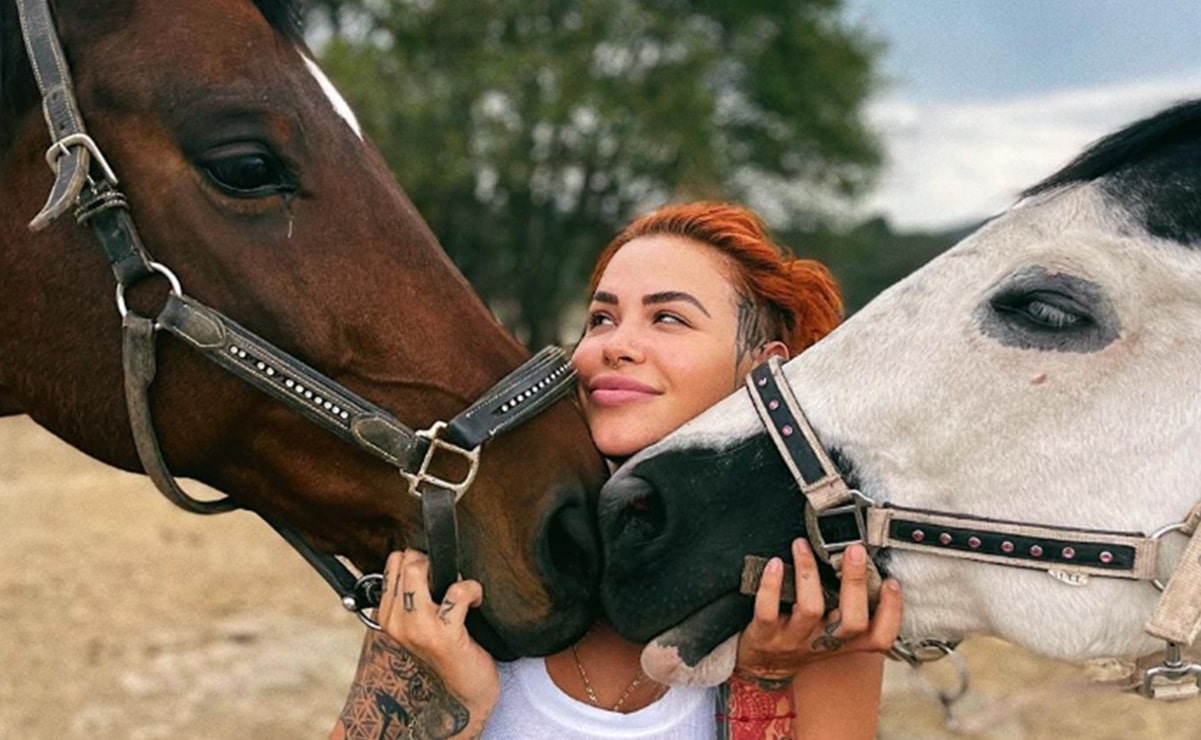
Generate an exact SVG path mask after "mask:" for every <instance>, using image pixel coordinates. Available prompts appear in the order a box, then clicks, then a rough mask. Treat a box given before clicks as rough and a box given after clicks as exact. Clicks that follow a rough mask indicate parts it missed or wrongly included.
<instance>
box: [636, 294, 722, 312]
mask: <svg viewBox="0 0 1201 740" xmlns="http://www.w3.org/2000/svg"><path fill="white" fill-rule="evenodd" d="M674 301H684V302H685V303H691V304H692V305H694V306H696V307H697V308H699V309H700V310H701V313H703V314H705V316H708V317H709V318H713V317H712V316H709V312H708V311H707V310H705V307H704V306H702V305H701V302H700V301H698V300H697V299H696V298H695V297H693V296H692V295H691V294H689V293H685V292H684V291H682V290H665V291H662V292H660V293H651V294H650V295H645V296H643V297H642V305H644V306H652V305H655V304H658V303H672V302H674Z"/></svg>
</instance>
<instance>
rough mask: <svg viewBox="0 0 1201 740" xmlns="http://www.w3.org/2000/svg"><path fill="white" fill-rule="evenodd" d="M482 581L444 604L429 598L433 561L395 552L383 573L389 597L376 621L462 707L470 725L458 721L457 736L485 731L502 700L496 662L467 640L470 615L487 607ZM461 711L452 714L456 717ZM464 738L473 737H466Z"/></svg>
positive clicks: (463, 586)
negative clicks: (424, 666)
mask: <svg viewBox="0 0 1201 740" xmlns="http://www.w3.org/2000/svg"><path fill="white" fill-rule="evenodd" d="M483 597H484V589H483V587H482V586H481V585H480V583H479V581H473V580H461V581H457V582H455V583H454V584H452V585H451V586H450V588H449V589H447V591H446V596H444V597H443V598H442V603H440V604H436V603H434V601H433V599H432V598H431V597H430V590H429V558H428V557H427V556H426V555H425V553H423V552H420V551H418V550H405V551H404V552H394V553H392V554H391V555H390V556H388V564H387V566H386V567H385V568H384V593H383V598H382V599H381V601H380V607H379V611H378V613H377V615H376V616H377V619H378V621H379V624H380V628H381V630H382V631H383V632H384V633H385V634H387V635H388V636H389V637H391V638H392V639H393V640H395V641H396V642H397V643H399V644H400V646H401V647H403V648H404V649H405V650H407V651H409V652H410V653H412V654H413V655H414V656H416V657H417V658H418V659H419V660H421V662H422V663H424V664H425V665H426V666H427V667H429V668H430V670H432V671H433V672H434V673H436V674H437V676H438V678H439V679H440V680H441V682H442V685H443V686H444V687H445V689H446V691H447V692H448V693H449V694H450V695H451V697H453V699H455V700H457V701H458V703H460V704H461V705H462V709H463V711H464V712H465V713H466V719H467V721H468V724H467V725H466V726H463V727H458V726H459V725H461V721H460V720H462V719H464V718H462V717H454V718H453V724H454V725H455V726H456V731H455V732H454V733H452V734H449V735H446V737H453V736H457V735H458V734H459V733H460V732H462V731H463V730H464V729H467V728H469V727H478V728H482V727H483V722H484V720H485V719H487V717H488V715H489V714H490V713H491V711H492V707H493V706H495V705H496V700H497V698H498V697H499V695H500V677H499V675H498V674H497V671H496V662H495V661H494V660H493V659H492V656H491V655H489V654H488V652H487V651H486V650H484V649H483V648H482V647H480V645H479V644H478V643H477V642H476V641H475V640H473V639H472V638H471V635H470V634H468V632H467V628H466V626H465V624H464V621H465V620H466V618H467V611H468V610H469V609H471V608H472V607H477V606H479V605H480V604H481V603H482V602H483ZM457 709H458V708H457V707H452V708H451V709H450V711H449V713H450V714H451V715H455V714H456V713H457V712H456V710H457ZM464 735H465V736H468V737H473V736H474V735H472V734H469V733H464Z"/></svg>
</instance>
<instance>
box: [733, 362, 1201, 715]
mask: <svg viewBox="0 0 1201 740" xmlns="http://www.w3.org/2000/svg"><path fill="white" fill-rule="evenodd" d="M746 387H747V389H748V391H749V393H750V396H751V400H752V402H753V403H754V405H755V410H756V411H757V412H758V414H759V418H760V420H761V421H762V423H763V426H764V428H765V429H766V430H767V432H768V434H769V436H770V437H771V438H772V441H773V442H774V443H775V446H776V449H777V451H778V452H779V453H780V455H781V457H782V459H783V461H784V464H785V465H786V466H787V467H788V470H789V472H790V473H791V474H792V476H793V478H794V479H795V480H796V482H797V484H798V485H799V486H800V489H801V493H802V495H804V497H805V503H806V506H805V525H806V530H807V533H808V536H809V542H810V544H811V545H812V547H813V551H814V552H815V553H816V554H817V556H818V557H819V558H821V559H822V560H823V561H825V562H827V563H829V564H831V565H833V566H834V567H835V569H836V570H837V569H838V566H839V562H838V560H839V554H840V553H841V552H842V551H843V550H845V549H846V547H847V546H848V545H850V544H851V543H853V542H862V543H863V544H864V545H865V546H866V547H867V548H868V552H869V553H871V554H872V555H873V557H872V558H869V560H868V562H869V566H870V567H869V587H870V585H871V584H872V581H873V580H874V581H875V582H876V583H877V584H878V583H879V574H878V572H875V571H876V568H875V565H874V555H875V554H876V553H878V552H879V551H880V550H881V549H885V548H895V549H898V550H912V551H916V552H926V553H932V554H936V555H943V556H946V557H953V558H960V559H965V560H976V561H980V562H985V563H993V564H996V565H1008V566H1013V567H1020V568H1035V569H1039V570H1044V571H1047V572H1048V573H1050V574H1051V575H1052V576H1055V577H1056V578H1057V579H1059V580H1063V581H1067V582H1075V583H1083V582H1086V581H1087V579H1088V578H1090V577H1092V576H1100V577H1108V578H1124V579H1130V580H1140V581H1147V582H1149V583H1150V584H1152V585H1154V586H1155V587H1156V588H1158V589H1159V590H1160V591H1163V592H1164V593H1163V596H1162V597H1161V598H1160V601H1159V604H1158V605H1157V607H1156V610H1155V613H1154V614H1153V616H1152V618H1151V620H1150V621H1149V622H1148V623H1147V625H1146V630H1147V632H1148V633H1150V634H1151V635H1152V636H1154V637H1157V638H1159V639H1163V640H1165V641H1166V642H1167V644H1168V648H1167V656H1166V658H1165V659H1164V662H1163V663H1162V664H1161V665H1159V666H1157V667H1154V668H1151V669H1149V670H1147V671H1146V672H1145V674H1144V675H1143V676H1142V679H1141V681H1140V685H1139V689H1140V691H1141V692H1142V693H1143V694H1144V695H1146V696H1149V697H1152V698H1161V699H1175V698H1184V697H1191V696H1195V695H1198V694H1199V693H1201V665H1198V664H1192V663H1185V662H1184V661H1183V660H1182V658H1181V652H1180V646H1181V645H1187V644H1190V643H1192V642H1193V641H1194V640H1195V639H1196V638H1197V635H1198V633H1199V632H1201V536H1198V535H1195V534H1194V533H1195V532H1197V531H1198V530H1199V529H1201V528H1199V527H1198V524H1199V523H1201V504H1198V506H1197V507H1196V508H1194V510H1193V511H1192V512H1190V514H1189V516H1188V518H1187V519H1186V521H1185V522H1184V523H1181V524H1171V525H1168V526H1166V527H1162V528H1160V529H1159V530H1157V531H1156V532H1153V533H1151V534H1149V535H1147V534H1143V533H1140V532H1112V531H1107V530H1097V529H1078V528H1069V527H1059V526H1048V525H1042V524H1034V523H1030V522H1020V521H1011V520H1002V519H992V518H986V517H978V516H972V515H968V514H958V513H953V512H946V511H933V510H928V509H912V508H906V507H902V506H895V505H892V504H887V503H885V504H877V503H875V502H873V501H871V500H870V499H868V498H867V497H865V496H863V494H861V493H860V492H859V491H856V490H853V489H851V488H850V487H849V486H847V484H846V482H845V481H844V480H843V478H842V475H841V474H840V473H839V472H838V469H837V468H836V467H835V466H834V464H833V462H831V460H830V456H829V455H828V454H827V453H826V450H825V448H824V447H823V445H822V443H821V442H820V440H819V439H818V437H817V434H816V432H814V430H813V428H812V426H810V424H809V422H808V420H807V419H806V418H805V415H804V413H803V412H802V411H801V407H800V404H799V403H798V402H797V399H796V395H795V394H794V393H793V391H792V388H791V386H789V384H788V379H787V377H786V376H785V375H784V372H783V368H782V366H781V363H780V360H779V358H775V357H773V358H771V359H770V360H769V361H768V362H767V363H764V364H763V365H760V366H759V367H757V368H755V369H754V370H753V371H752V372H751V374H750V375H749V376H748V377H747V380H746ZM1173 531H1179V532H1182V533H1184V534H1188V535H1190V536H1191V537H1190V542H1189V545H1188V548H1187V550H1186V552H1185V555H1184V557H1183V558H1181V561H1180V565H1179V566H1178V568H1177V570H1176V571H1175V573H1174V574H1173V575H1172V578H1171V580H1170V581H1169V582H1168V583H1167V585H1166V586H1165V585H1164V584H1163V583H1161V582H1160V581H1158V580H1156V575H1155V564H1156V557H1157V554H1158V549H1159V541H1160V539H1161V538H1162V537H1163V536H1164V535H1165V534H1167V533H1169V532H1173ZM1190 564H1191V565H1190ZM749 567H751V566H750V565H748V568H749ZM873 572H875V577H874V579H873V578H872V577H871V576H872V574H873ZM748 577H749V576H748V575H747V574H745V573H744V581H746V580H747V579H748ZM956 644H957V643H953V642H949V641H946V640H942V639H940V638H926V639H921V640H913V639H903V638H899V639H898V642H897V645H896V646H895V647H894V650H893V657H899V658H902V659H904V660H906V661H908V662H909V663H911V664H915V663H918V662H925V661H928V660H936V659H938V658H941V657H943V656H945V655H948V654H950V652H951V651H952V650H953V649H954V647H955V645H956Z"/></svg>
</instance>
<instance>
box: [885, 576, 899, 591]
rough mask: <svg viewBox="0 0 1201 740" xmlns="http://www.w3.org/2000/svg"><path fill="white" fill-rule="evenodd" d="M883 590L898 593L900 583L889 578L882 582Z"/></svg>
mask: <svg viewBox="0 0 1201 740" xmlns="http://www.w3.org/2000/svg"><path fill="white" fill-rule="evenodd" d="M884 588H886V589H888V590H889V591H897V592H900V590H901V582H900V581H897V580H894V579H892V578H889V579H888V580H887V581H885V582H884Z"/></svg>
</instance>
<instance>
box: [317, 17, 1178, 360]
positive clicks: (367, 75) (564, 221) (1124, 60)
mask: <svg viewBox="0 0 1201 740" xmlns="http://www.w3.org/2000/svg"><path fill="white" fill-rule="evenodd" d="M309 8H310V11H309V14H308V22H309V26H308V27H309V37H310V41H311V43H312V46H313V47H314V48H315V49H316V50H317V51H318V53H319V55H320V56H321V58H322V62H323V65H324V66H325V68H326V71H327V72H328V73H329V74H330V75H331V76H332V77H333V78H334V79H335V80H336V81H337V83H338V85H339V87H340V89H341V90H342V92H343V93H344V94H345V95H346V96H347V97H348V98H349V100H350V102H351V104H352V106H353V107H354V108H355V110H356V111H357V112H358V114H359V116H360V119H361V121H362V123H363V125H364V127H365V128H366V129H367V131H369V132H370V134H371V136H372V138H373V139H374V141H375V142H376V144H377V145H378V146H379V147H380V149H381V150H382V151H383V153H384V155H385V157H386V158H387V160H388V161H389V162H390V163H391V166H392V169H393V171H394V172H395V174H396V177H397V179H398V180H399V181H400V183H401V184H402V185H403V186H404V187H405V188H406V189H407V191H408V193H409V195H410V196H411V197H412V199H413V200H414V201H415V203H416V205H417V207H418V210H419V211H421V213H422V214H423V215H424V216H425V218H426V219H427V220H428V221H429V223H430V226H431V227H432V228H433V230H434V232H435V233H436V234H437V235H438V237H439V238H440V239H441V241H442V244H443V245H444V246H445V248H446V250H447V252H448V253H449V254H450V255H451V257H452V258H453V259H454V260H455V262H456V263H457V264H458V265H459V267H460V268H461V269H462V270H463V272H464V273H465V274H466V275H467V277H468V279H469V280H471V282H472V283H473V284H474V286H475V287H476V290H477V291H478V292H479V293H480V294H481V295H482V296H484V298H485V299H486V300H487V301H488V302H489V304H490V305H491V306H492V308H493V309H494V310H495V311H496V313H497V315H498V316H499V317H500V318H501V319H502V320H503V321H504V322H505V323H506V324H507V325H508V326H509V327H510V328H511V329H512V330H513V331H515V332H516V333H517V334H518V336H520V337H521V338H522V339H523V340H525V341H526V342H528V343H529V344H530V345H532V346H541V345H543V344H546V343H548V342H551V341H573V340H574V338H575V336H576V334H577V333H578V330H579V327H580V326H581V325H582V324H581V321H580V318H579V316H578V315H576V314H574V313H573V312H572V309H573V308H575V307H577V306H578V304H579V302H580V301H581V299H582V296H583V290H582V286H583V283H584V278H585V277H586V276H585V272H586V271H587V270H588V268H589V267H590V266H591V263H592V258H593V257H594V255H595V254H596V253H597V251H599V249H600V248H601V246H603V245H604V244H605V243H606V242H607V241H608V240H609V238H610V237H611V236H612V235H613V234H614V233H615V232H616V230H617V229H618V227H619V226H620V225H622V224H623V223H624V222H625V221H627V220H628V219H629V218H630V217H632V216H634V215H636V214H638V213H641V212H643V211H645V210H647V209H649V208H651V207H654V206H656V205H659V204H661V203H663V202H665V201H667V200H681V199H690V198H718V199H732V200H735V201H739V202H743V203H746V204H749V205H751V206H753V207H754V208H756V209H757V210H759V211H760V213H762V214H763V215H764V216H765V217H766V218H767V220H768V221H769V223H770V225H771V226H772V227H773V229H774V233H775V234H776V236H777V237H778V239H779V241H780V242H782V243H784V244H786V245H788V246H790V247H791V248H792V249H793V250H794V251H796V252H797V253H799V254H802V255H806V256H813V257H817V258H819V259H821V260H823V261H825V262H826V263H827V264H828V265H830V267H831V268H832V269H833V271H834V272H835V274H836V275H837V276H838V277H839V278H840V279H841V282H842V285H843V288H844V292H845V294H846V297H847V305H848V309H849V310H850V311H854V310H855V309H857V308H858V307H860V306H862V305H863V304H864V303H865V302H867V301H868V300H869V299H870V298H871V297H872V296H874V295H875V294H876V293H877V292H879V291H880V290H881V289H882V288H883V287H885V286H887V285H889V284H891V283H893V282H895V281H896V280H897V279H899V278H900V277H903V276H904V275H906V274H907V273H909V272H910V271H912V270H913V269H914V268H915V267H917V266H918V265H920V264H921V263H923V262H925V261H926V260H928V259H929V258H930V257H931V256H932V255H934V254H936V253H938V252H940V251H942V250H943V249H945V248H946V247H947V246H948V245H950V244H951V243H954V242H955V241H957V240H958V239H959V238H961V237H962V236H963V235H964V234H965V233H967V232H968V231H970V230H971V229H972V228H973V227H975V226H976V225H978V224H979V223H980V222H981V221H982V220H983V219H985V218H988V217H989V216H991V215H993V214H995V213H997V212H998V211H1000V210H1003V209H1004V208H1006V207H1007V206H1008V205H1009V204H1011V203H1012V202H1013V201H1014V200H1015V199H1016V197H1017V195H1018V193H1019V192H1020V191H1021V190H1022V189H1024V188H1026V187H1029V186H1031V185H1033V184H1035V183H1036V182H1038V181H1039V180H1040V179H1042V178H1043V177H1046V176H1048V175H1050V174H1051V173H1053V172H1054V171H1056V170H1057V169H1059V167H1060V166H1062V165H1064V164H1066V163H1067V162H1068V161H1069V160H1070V159H1071V158H1072V157H1073V156H1075V155H1076V154H1077V153H1078V152H1079V151H1080V150H1081V149H1082V148H1083V147H1084V146H1085V145H1087V144H1088V143H1089V142H1090V141H1093V140H1094V139H1096V138H1098V137H1100V136H1102V135H1104V134H1106V133H1108V132H1110V131H1113V130H1115V129H1117V128H1118V127H1120V126H1121V125H1123V124H1125V123H1129V122H1133V121H1134V120H1136V119H1138V118H1141V117H1143V116H1146V115H1149V114H1151V113H1154V112H1156V111H1157V110H1159V109H1160V108H1162V107H1164V106H1166V105H1167V104H1169V103H1172V102H1175V101H1177V100H1181V99H1184V98H1188V97H1191V96H1194V95H1198V94H1201V59H1199V58H1198V57H1197V55H1196V49H1197V48H1198V42H1201V32H1199V31H1198V29H1199V28H1201V5H1199V4H1196V3H1190V2H1188V0H1160V1H1156V2H1136V1H1133V0H1125V1H1121V0H1007V1H1004V2H998V1H996V0H910V1H907V2H895V0H804V1H801V0H788V1H781V0H740V1H739V2H726V1H725V0H659V1H658V2H653V3H649V2H630V1H629V0H589V1H588V2H565V1H563V0H489V1H488V2H483V3H481V2H480V0H422V1H421V2H416V1H415V0H411V1H407V2H381V1H380V0H311V1H310V3H309Z"/></svg>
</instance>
